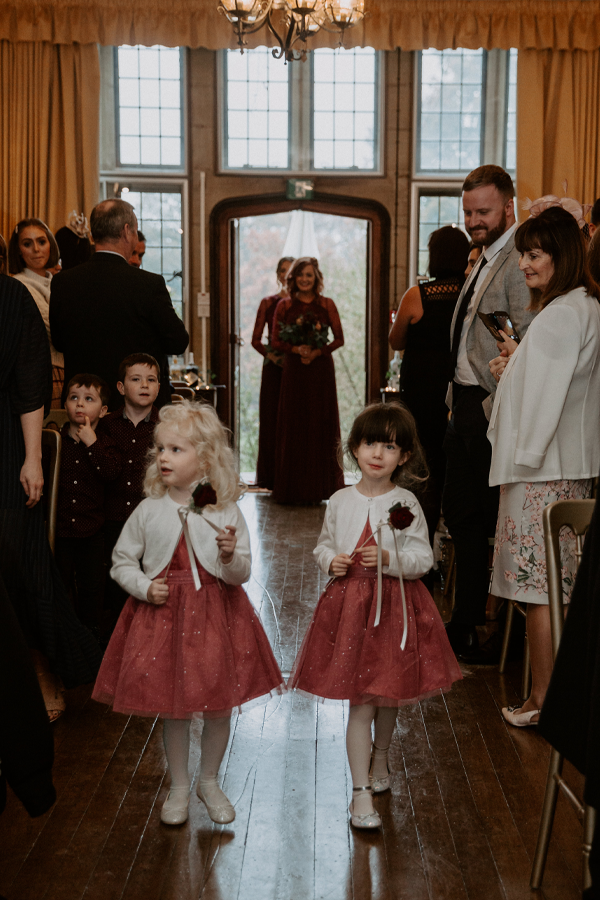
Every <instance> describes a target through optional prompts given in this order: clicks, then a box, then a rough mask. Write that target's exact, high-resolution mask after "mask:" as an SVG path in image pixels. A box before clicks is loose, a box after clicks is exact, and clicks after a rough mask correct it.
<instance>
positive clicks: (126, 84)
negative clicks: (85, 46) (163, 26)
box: [115, 46, 183, 168]
mask: <svg viewBox="0 0 600 900" xmlns="http://www.w3.org/2000/svg"><path fill="white" fill-rule="evenodd" d="M115 60H116V78H115V81H116V90H117V104H116V107H117V109H116V113H117V136H118V137H117V163H118V165H121V166H126V167H129V166H147V167H150V168H162V167H164V166H167V167H174V168H181V166H182V165H183V142H182V135H183V127H182V102H181V97H182V78H181V51H180V49H179V48H177V47H175V48H172V47H162V46H155V47H142V46H134V47H132V46H122V47H118V48H116V54H115Z"/></svg>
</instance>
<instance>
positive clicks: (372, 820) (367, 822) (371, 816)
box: [348, 785, 381, 828]
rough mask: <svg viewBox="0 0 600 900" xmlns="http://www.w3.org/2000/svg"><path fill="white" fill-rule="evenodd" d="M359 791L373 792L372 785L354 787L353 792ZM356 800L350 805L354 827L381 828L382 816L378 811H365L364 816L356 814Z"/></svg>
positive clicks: (349, 809) (351, 822) (351, 820)
mask: <svg viewBox="0 0 600 900" xmlns="http://www.w3.org/2000/svg"><path fill="white" fill-rule="evenodd" d="M358 791H369V792H370V793H371V794H372V793H373V791H372V788H371V786H370V785H368V786H367V787H357V788H352V793H353V794H355V793H357V792H358ZM353 808H354V800H353V801H352V803H351V804H350V806H349V807H348V812H349V813H350V824H351V825H352V826H353V827H354V828H381V816H380V815H379V813H378V812H375V811H373V812H372V813H365V814H364V815H362V816H359V815H355V813H354V811H353Z"/></svg>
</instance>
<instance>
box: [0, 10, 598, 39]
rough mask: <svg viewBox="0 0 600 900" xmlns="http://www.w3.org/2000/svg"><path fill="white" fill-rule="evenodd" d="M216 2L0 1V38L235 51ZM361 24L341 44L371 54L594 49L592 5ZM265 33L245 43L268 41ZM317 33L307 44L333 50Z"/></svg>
mask: <svg viewBox="0 0 600 900" xmlns="http://www.w3.org/2000/svg"><path fill="white" fill-rule="evenodd" d="M216 6H217V0H146V2H144V3H143V4H142V5H140V4H133V3H129V4H127V3H124V2H123V0H28V2H26V3H24V2H23V0H0V39H4V40H9V41H12V42H16V41H49V42H51V43H54V44H72V43H86V44H87V43H94V42H97V43H100V44H138V43H139V44H147V45H149V44H157V43H160V44H165V45H168V46H189V47H206V48H208V49H211V50H216V49H220V48H224V47H235V41H234V39H233V34H232V28H231V26H230V25H229V23H228V22H227V20H226V19H225V18H224V17H223V16H221V15H220V14H219V13H218V12H217V9H216ZM366 9H367V11H368V15H367V17H366V18H365V20H364V22H363V23H362V24H361V25H359V26H357V27H355V28H353V29H350V30H349V31H348V32H347V35H346V39H345V45H346V46H348V47H352V46H361V45H362V46H371V47H375V48H376V49H378V50H393V49H395V48H396V47H401V48H402V49H403V50H421V49H424V48H426V47H434V48H436V49H438V50H443V49H445V48H447V47H466V48H477V47H484V48H486V49H491V48H494V47H499V48H504V49H508V48H509V47H517V48H519V49H523V50H525V49H534V50H545V49H554V50H576V49H579V50H595V49H598V48H600V0H366ZM268 38H269V36H268V35H267V33H266V31H265V30H263V31H261V32H260V33H259V34H258V35H252V36H250V37H249V39H248V43H249V46H256V45H257V44H264V43H272V39H271V40H270V41H269V40H268ZM336 42H337V41H336V37H335V36H334V35H331V34H327V33H326V32H324V31H321V32H320V33H319V34H318V35H317V36H316V37H315V38H314V39H313V41H312V42H311V45H310V46H311V47H322V46H331V47H333V46H336Z"/></svg>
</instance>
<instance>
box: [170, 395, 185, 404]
mask: <svg viewBox="0 0 600 900" xmlns="http://www.w3.org/2000/svg"><path fill="white" fill-rule="evenodd" d="M171 403H183V397H182V396H181V394H171Z"/></svg>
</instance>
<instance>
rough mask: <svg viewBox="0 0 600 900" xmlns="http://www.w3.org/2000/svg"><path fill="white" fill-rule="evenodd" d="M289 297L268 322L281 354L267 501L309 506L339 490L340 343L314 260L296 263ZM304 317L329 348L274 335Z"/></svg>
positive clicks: (335, 316)
mask: <svg viewBox="0 0 600 900" xmlns="http://www.w3.org/2000/svg"><path fill="white" fill-rule="evenodd" d="M288 288H289V292H290V296H289V298H287V299H284V300H280V301H279V304H278V306H277V309H276V310H275V318H274V321H273V338H272V344H273V347H274V348H275V350H278V351H279V352H281V353H284V354H285V357H284V362H283V374H282V379H281V393H280V396H279V411H278V415H277V440H276V443H275V452H276V460H275V483H274V486H273V499H274V500H276V501H277V502H278V503H300V504H312V503H320V502H321V500H327V499H328V498H329V497H330V496H331V495H332V494H333V493H335V491H338V490H340V488H343V487H344V473H343V471H342V469H341V467H340V464H339V462H338V459H337V448H338V444H339V441H340V419H339V413H338V404H337V393H336V387H335V369H334V367H333V359H332V357H331V354H332V353H333V351H334V350H337V349H338V347H342V346H343V344H344V333H343V331H342V324H341V322H340V317H339V314H338V311H337V309H336V306H335V303H334V302H333V300H330V299H328V298H327V297H323V295H322V290H323V275H322V274H321V271H320V269H319V264H318V262H317V260H316V259H314V258H313V257H309V256H303V257H300V259H297V260H296V261H295V263H294V264H293V266H292V267H291V269H290V271H289V273H288ZM306 315H309V316H310V317H311V318H312V319H313V321H314V322H320V323H321V325H324V326H329V327H330V328H331V330H332V332H333V340H332V341H331V343H329V344H327V345H326V346H324V347H322V348H320V349H314V348H312V347H310V346H308V345H306V344H303V345H301V346H293V345H292V344H289V343H286V342H285V341H282V340H281V338H280V337H279V330H280V328H281V327H282V326H283V325H290V324H293V323H294V322H295V321H296V320H297V319H298V318H299V317H300V316H306Z"/></svg>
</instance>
